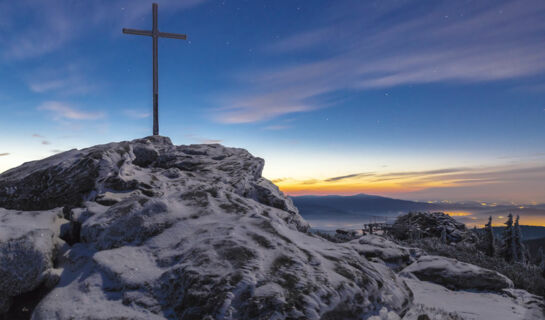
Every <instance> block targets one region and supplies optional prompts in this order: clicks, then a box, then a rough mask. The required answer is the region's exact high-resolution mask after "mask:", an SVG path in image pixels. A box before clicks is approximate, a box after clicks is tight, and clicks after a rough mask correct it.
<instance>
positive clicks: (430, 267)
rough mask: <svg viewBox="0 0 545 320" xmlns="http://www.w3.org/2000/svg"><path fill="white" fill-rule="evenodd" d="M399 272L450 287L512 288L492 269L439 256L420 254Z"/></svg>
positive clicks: (505, 278) (485, 289)
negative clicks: (420, 255)
mask: <svg viewBox="0 0 545 320" xmlns="http://www.w3.org/2000/svg"><path fill="white" fill-rule="evenodd" d="M401 274H404V275H414V276H416V277H417V278H418V279H419V280H423V281H429V282H433V283H437V284H440V285H443V286H445V287H447V288H450V289H455V290H458V289H475V290H482V291H500V290H502V289H508V288H513V282H512V281H511V280H509V279H508V278H507V277H506V276H504V275H502V274H500V273H498V272H496V271H492V270H488V269H484V268H480V267H477V266H475V265H472V264H468V263H464V262H460V261H457V260H455V259H450V258H445V257H440V256H422V257H420V258H419V259H418V260H417V261H415V262H414V263H413V264H411V265H410V266H408V267H406V268H405V269H403V271H402V272H401Z"/></svg>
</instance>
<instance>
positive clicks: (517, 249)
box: [513, 215, 526, 264]
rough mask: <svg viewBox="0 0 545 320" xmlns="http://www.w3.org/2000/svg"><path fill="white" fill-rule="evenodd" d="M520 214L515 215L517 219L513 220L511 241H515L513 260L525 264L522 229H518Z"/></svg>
mask: <svg viewBox="0 0 545 320" xmlns="http://www.w3.org/2000/svg"><path fill="white" fill-rule="evenodd" d="M519 219H520V216H519V215H517V219H516V220H515V228H514V230H513V241H514V243H515V246H514V254H515V259H514V260H515V261H517V262H520V263H523V264H526V248H525V247H524V244H523V243H522V231H521V230H520V224H519Z"/></svg>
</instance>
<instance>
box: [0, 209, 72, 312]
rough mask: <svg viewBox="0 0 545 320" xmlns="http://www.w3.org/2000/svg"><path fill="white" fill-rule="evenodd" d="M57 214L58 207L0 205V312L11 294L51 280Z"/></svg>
mask: <svg viewBox="0 0 545 320" xmlns="http://www.w3.org/2000/svg"><path fill="white" fill-rule="evenodd" d="M61 217H62V214H61V212H60V210H50V211H43V212H20V211H13V210H5V209H1V208H0V314H2V313H4V312H6V311H8V309H9V307H10V304H11V300H12V298H13V297H15V296H18V295H20V294H23V293H26V292H29V291H32V290H34V289H35V288H36V287H38V286H39V285H40V284H42V283H43V282H44V281H45V282H50V281H52V280H51V278H52V277H51V275H52V274H53V273H54V272H52V270H51V269H52V267H53V257H54V252H55V250H56V247H57V246H58V245H60V239H58V238H57V236H58V233H57V232H56V230H58V229H59V225H60V222H61ZM53 285H54V284H53Z"/></svg>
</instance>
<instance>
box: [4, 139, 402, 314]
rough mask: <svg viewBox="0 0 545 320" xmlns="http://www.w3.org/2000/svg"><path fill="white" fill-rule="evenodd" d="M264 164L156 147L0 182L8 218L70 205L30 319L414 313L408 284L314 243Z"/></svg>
mask: <svg viewBox="0 0 545 320" xmlns="http://www.w3.org/2000/svg"><path fill="white" fill-rule="evenodd" d="M263 165H264V161H263V160H262V159H259V158H256V157H253V156H252V155H251V154H249V153H248V152H247V151H245V150H243V149H235V148H226V147H223V146H221V145H191V146H175V145H173V144H172V143H171V142H170V140H169V139H168V138H166V137H157V136H155V137H148V138H144V139H139V140H134V141H130V142H120V143H111V144H107V145H100V146H95V147H91V148H88V149H83V150H71V151H68V152H65V153H61V154H58V155H55V156H53V157H50V158H47V159H44V160H41V161H35V162H30V163H26V164H24V165H22V166H21V167H19V168H15V169H12V170H9V171H7V172H5V173H4V174H2V175H0V207H6V208H12V209H18V210H28V209H33V210H45V209H51V208H55V207H63V214H64V216H65V217H66V218H67V219H69V220H70V221H71V225H70V226H68V227H67V226H66V225H65V227H64V228H65V229H67V230H64V232H63V234H64V235H65V237H67V235H69V237H70V238H71V239H73V241H71V242H74V244H73V246H72V247H71V248H70V250H68V251H66V252H65V253H64V254H63V255H62V256H61V257H59V259H58V263H59V267H62V268H63V272H62V274H61V276H60V281H59V283H58V285H57V286H56V287H55V288H54V289H53V290H52V291H51V292H50V293H49V294H48V295H47V296H46V297H45V298H44V299H43V300H42V301H41V302H40V303H39V305H38V306H37V307H36V309H35V310H34V312H33V319H52V318H54V319H74V318H75V319H114V318H115V319H120V318H123V319H286V318H292V319H296V318H299V319H320V318H322V319H340V318H342V319H361V318H367V317H369V316H371V315H375V314H378V313H379V311H380V310H381V309H382V308H385V309H386V310H389V312H394V313H398V314H402V313H403V312H405V310H407V309H408V308H409V307H410V306H411V303H412V302H411V295H410V292H409V290H408V288H407V287H406V285H405V284H404V282H403V280H401V279H400V278H398V277H397V276H396V275H395V274H394V273H393V272H392V271H391V270H390V269H388V268H387V267H385V266H381V265H378V264H374V263H371V262H369V261H368V260H367V259H366V258H365V257H364V256H361V255H360V254H358V252H357V251H356V250H355V249H354V247H353V246H351V245H348V244H338V243H332V242H329V241H327V240H325V239H323V238H321V237H319V236H314V235H312V234H309V233H307V232H306V231H307V230H308V228H309V225H308V223H307V222H306V221H304V219H303V218H302V217H301V216H300V215H299V213H298V211H297V208H296V207H295V206H294V205H293V203H292V201H291V200H290V199H289V198H288V197H286V196H285V195H284V194H283V193H282V192H280V191H279V190H278V188H277V187H276V186H275V185H274V184H272V183H271V182H270V181H268V180H266V179H264V178H263V177H261V171H262V169H263Z"/></svg>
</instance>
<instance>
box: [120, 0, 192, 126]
mask: <svg viewBox="0 0 545 320" xmlns="http://www.w3.org/2000/svg"><path fill="white" fill-rule="evenodd" d="M151 8H152V15H153V25H152V29H151V31H146V30H135V29H127V28H123V33H126V34H135V35H139V36H151V37H152V40H153V135H159V63H158V62H159V58H158V56H159V48H158V40H159V38H160V37H161V38H171V39H181V40H186V38H187V36H186V35H185V34H178V33H169V32H160V31H159V28H158V27H157V3H154V4H152V6H151Z"/></svg>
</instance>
